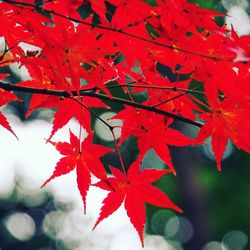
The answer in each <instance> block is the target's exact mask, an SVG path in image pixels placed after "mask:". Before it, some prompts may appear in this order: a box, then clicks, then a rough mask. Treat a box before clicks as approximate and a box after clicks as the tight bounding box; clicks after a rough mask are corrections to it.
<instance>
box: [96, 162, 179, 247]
mask: <svg viewBox="0 0 250 250" xmlns="http://www.w3.org/2000/svg"><path fill="white" fill-rule="evenodd" d="M111 171H112V174H113V177H108V178H107V179H106V180H101V181H100V182H98V183H96V184H95V186H97V187H100V188H102V189H104V190H107V191H109V194H108V195H107V197H106V198H105V199H104V200H103V206H102V208H101V211H100V214H99V218H98V219H97V221H96V223H95V225H94V227H93V229H94V228H95V227H96V226H97V225H98V224H99V223H100V222H101V221H102V220H103V219H105V218H107V217H108V216H110V215H111V214H112V213H114V212H115V211H116V210H117V209H118V208H119V207H120V206H121V204H122V202H123V201H124V206H125V209H126V211H127V215H128V217H129V218H130V221H131V223H132V224H133V226H134V227H135V229H136V231H137V232H138V235H139V237H140V241H141V244H142V246H143V245H144V236H143V235H144V233H143V231H144V225H145V220H146V211H145V203H149V204H152V205H155V206H159V207H164V208H170V209H173V210H176V211H178V212H182V210H181V209H180V208H179V207H177V206H176V205H175V204H174V203H173V202H172V201H171V200H170V199H169V198H168V196H167V195H166V194H165V193H163V192H162V191H161V190H159V189H158V188H156V187H154V186H152V185H151V183H153V182H155V181H157V180H159V179H160V178H161V177H162V176H163V175H165V174H167V173H169V172H170V171H169V170H158V169H144V170H142V171H141V170H140V163H139V161H138V160H137V161H135V162H134V163H133V164H132V165H131V166H130V168H129V170H128V173H127V175H126V174H124V173H123V172H121V171H120V170H118V169H116V168H112V167H111Z"/></svg>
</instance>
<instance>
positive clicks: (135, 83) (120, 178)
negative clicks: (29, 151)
mask: <svg viewBox="0 0 250 250" xmlns="http://www.w3.org/2000/svg"><path fill="white" fill-rule="evenodd" d="M150 3H151V4H150ZM150 3H149V2H148V1H146V0H145V1H143V0H133V1H132V0H129V1H117V0H107V1H96V0H89V1H87V0H85V1H73V0H67V1H44V3H43V4H39V5H37V4H36V3H35V1H34V0H29V1H18V0H16V1H12V0H4V1H1V3H0V21H1V24H2V25H1V26H0V37H3V38H4V43H5V44H4V45H5V48H4V49H3V50H2V51H1V52H0V66H1V67H4V66H8V65H10V64H13V63H18V64H19V66H20V67H25V68H26V69H27V70H28V72H29V75H30V78H31V80H28V81H21V82H19V83H18V84H13V83H8V82H7V80H6V81H5V78H6V76H7V75H5V74H1V76H0V77H1V79H2V80H1V82H0V105H1V106H2V105H5V104H7V103H9V102H12V101H19V98H18V97H17V96H16V95H15V93H16V91H21V92H25V93H32V94H33V95H32V99H31V101H30V103H29V110H28V112H27V114H26V115H27V116H29V115H30V114H31V113H32V112H33V111H34V110H37V109H39V108H56V112H55V114H54V120H53V128H52V131H51V134H50V135H49V138H48V141H49V142H50V143H52V144H53V145H54V146H55V147H56V149H57V150H58V151H59V152H60V153H61V154H62V155H63V157H62V158H61V159H60V160H59V162H58V163H57V165H56V168H55V171H54V173H53V174H52V176H51V177H50V178H49V179H48V180H47V181H46V182H45V183H44V185H45V184H47V182H48V181H50V180H51V179H53V178H55V177H57V176H60V175H63V174H67V173H68V172H70V171H72V170H73V169H75V168H76V170H77V171H76V173H77V183H78V187H79V191H80V193H81V195H82V199H83V203H84V208H85V210H86V194H87V191H88V189H89V186H90V185H91V174H93V175H95V176H96V177H97V178H98V179H99V182H98V183H97V184H95V185H96V186H98V187H100V188H102V189H105V190H108V191H109V194H108V196H107V197H106V198H105V199H104V201H103V207H102V209H101V212H100V216H99V219H98V220H97V222H96V224H95V226H96V225H97V224H99V223H100V222H101V220H103V219H105V218H106V217H108V216H109V215H110V214H112V213H113V212H114V211H115V210H117V209H118V207H119V206H120V205H121V204H122V202H123V201H124V205H125V208H126V210H127V214H128V216H129V217H130V220H131V223H132V224H133V225H134V227H135V229H136V230H137V231H138V234H139V236H140V240H141V242H142V244H143V229H144V224H145V208H144V203H145V202H146V203H150V204H154V205H156V206H161V207H167V208H171V209H174V210H176V211H179V212H180V211H181V210H180V209H179V208H178V207H177V206H176V205H174V204H173V203H172V202H171V201H170V200H169V198H168V197H167V196H166V195H165V194H164V193H162V192H161V191H160V190H159V189H157V188H155V187H154V186H152V185H151V183H152V182H155V181H156V180H158V179H159V178H160V177H162V176H163V175H164V174H167V173H170V172H172V173H175V168H174V166H173V163H172V160H171V155H170V152H169V149H168V145H174V146H186V145H193V146H194V145H197V144H200V143H204V140H205V139H206V138H208V137H209V136H211V137H212V149H213V151H214V154H215V157H216V162H217V168H218V169H219V170H220V169H221V159H222V156H223V153H224V151H225V148H226V145H227V142H228V140H229V139H230V140H231V141H232V142H233V143H234V144H235V145H236V146H237V147H238V148H239V149H243V150H245V151H246V152H250V125H249V124H250V121H249V118H250V106H249V103H250V102H249V101H250V88H249V82H250V68H249V59H250V52H249V41H250V36H242V37H238V35H237V34H236V32H235V31H234V30H233V29H231V30H228V29H227V28H226V27H224V26H222V27H221V26H219V25H218V24H217V23H216V22H215V17H216V16H223V14H221V13H217V12H214V11H210V10H206V9H201V8H199V7H197V6H196V5H194V4H190V3H188V2H187V1H186V0H176V1H164V0H155V1H154V2H153V4H152V1H150ZM24 44H25V45H26V46H29V48H30V49H25V48H24ZM30 45H32V46H30ZM159 65H164V67H165V68H167V67H168V70H169V71H171V72H172V73H171V75H172V78H171V77H169V74H167V76H165V75H164V74H162V72H161V70H159ZM173 76H174V80H173ZM193 86H195V87H193ZM114 89H119V90H120V91H122V92H123V98H121V97H120V96H116V95H115V93H116V92H115V91H113V90H114ZM138 93H139V94H141V95H143V97H144V101H136V100H137V98H136V97H137V96H138ZM112 102H116V103H120V104H124V106H123V109H122V110H120V112H118V114H117V115H116V116H114V117H113V119H121V120H123V125H122V126H121V128H122V129H121V138H120V141H119V142H117V140H116V137H115V134H114V131H113V130H114V127H113V126H111V125H110V124H109V121H106V120H103V119H102V118H101V117H99V116H98V115H97V114H96V113H95V112H94V111H93V110H92V108H93V107H94V108H106V109H110V107H109V105H110V104H111V103H112ZM110 106H111V105H110ZM93 116H94V117H95V118H97V119H100V120H101V121H102V122H103V123H104V124H105V125H106V126H107V129H109V130H110V132H111V133H112V135H113V137H114V150H115V151H116V152H117V154H118V156H119V159H120V162H121V170H118V169H115V168H113V167H110V169H111V174H112V175H111V176H108V175H107V172H106V171H107V170H105V168H104V166H103V163H102V162H101V160H100V157H102V156H103V155H105V154H106V153H107V152H110V151H111V150H112V149H109V148H105V147H104V146H101V145H96V144H94V143H93V134H94V133H95V131H92V129H91V119H92V118H91V117H93ZM72 118H75V119H76V120H77V121H78V122H79V125H80V127H81V129H85V130H86V131H87V133H88V134H89V135H88V137H87V138H86V139H84V140H81V139H80V137H79V138H78V137H76V136H75V135H74V134H73V133H72V132H70V141H69V142H53V141H51V140H52V138H53V136H54V134H55V133H56V132H57V131H58V130H59V129H61V128H62V127H64V126H65V125H66V124H67V123H68V121H69V120H71V119H72ZM176 120H179V121H182V122H184V123H187V124H190V125H192V126H196V127H197V128H199V132H198V134H197V138H189V137H187V136H186V135H184V134H182V133H181V132H180V131H178V130H176V129H174V128H173V123H174V121H176ZM201 120H202V121H203V122H202V123H201ZM0 124H1V125H2V126H3V127H5V128H6V129H8V130H9V131H10V132H11V133H13V134H14V132H13V130H12V128H11V126H10V124H9V123H8V121H7V119H6V118H5V116H4V115H3V114H2V113H0ZM14 135H15V134H14ZM130 136H135V137H136V138H137V142H138V150H139V154H138V159H137V160H136V161H135V162H134V163H132V165H131V166H129V167H128V171H126V169H125V167H124V163H123V160H122V156H121V153H120V150H119V147H120V145H121V144H122V143H123V142H124V140H126V139H127V138H128V137H130ZM150 148H153V149H154V150H155V152H156V154H157V155H158V156H159V157H160V158H161V159H162V160H163V161H164V162H165V163H166V166H167V168H168V169H167V170H156V169H150V170H149V169H144V170H140V162H141V161H142V159H143V157H144V155H145V154H146V153H147V152H148V150H149V149H150ZM152 167H155V166H152Z"/></svg>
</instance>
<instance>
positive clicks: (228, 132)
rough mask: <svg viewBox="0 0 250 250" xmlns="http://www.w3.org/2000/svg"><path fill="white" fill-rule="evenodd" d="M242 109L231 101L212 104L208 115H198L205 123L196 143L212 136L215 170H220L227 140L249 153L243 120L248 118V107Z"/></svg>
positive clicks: (248, 133)
mask: <svg viewBox="0 0 250 250" xmlns="http://www.w3.org/2000/svg"><path fill="white" fill-rule="evenodd" d="M245 106H246V107H242V106H241V105H240V104H238V103H235V102H234V101H233V100H232V99H229V98H228V99H224V100H223V101H217V102H213V104H212V105H211V112H210V113H203V114H200V115H199V116H200V118H202V119H203V120H204V121H205V124H204V126H203V127H202V128H201V129H200V131H199V133H198V135H197V138H196V140H197V142H201V141H203V140H204V139H206V138H208V137H209V136H212V150H213V152H214V154H215V158H216V163H217V168H218V170H219V171H220V170H221V159H222V157H223V154H224V152H225V149H226V146H227V143H228V139H231V140H232V142H233V143H234V144H235V145H236V146H237V147H238V148H242V149H243V150H245V151H246V152H250V144H249V142H250V126H249V122H246V121H245V119H246V118H247V117H248V118H249V117H250V112H249V106H248V105H247V104H246V105H245ZM247 107H248V108H247Z"/></svg>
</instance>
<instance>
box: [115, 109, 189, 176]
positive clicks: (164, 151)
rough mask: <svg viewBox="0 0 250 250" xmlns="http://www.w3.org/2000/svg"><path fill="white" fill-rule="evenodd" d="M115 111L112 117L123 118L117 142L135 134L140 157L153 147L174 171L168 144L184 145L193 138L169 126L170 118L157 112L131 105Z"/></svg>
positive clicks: (121, 141)
mask: <svg viewBox="0 0 250 250" xmlns="http://www.w3.org/2000/svg"><path fill="white" fill-rule="evenodd" d="M125 107H126V108H125V109H124V110H122V111H120V112H119V113H117V114H116V115H115V116H114V117H113V118H112V119H121V120H124V122H123V125H122V130H121V137H120V141H119V144H121V143H123V142H124V141H125V140H126V139H127V138H128V137H129V136H131V135H132V136H136V137H137V138H138V139H137V143H138V149H139V151H140V158H143V156H144V155H145V154H146V153H147V152H148V150H149V149H150V148H152V149H154V151H155V152H156V154H157V155H158V156H159V157H160V158H161V160H162V161H164V162H165V163H166V165H167V166H168V167H169V168H170V169H171V170H172V171H173V172H174V173H175V169H174V166H173V163H172V160H171V156H170V152H169V149H168V145H173V146H186V145H190V144H192V143H193V139H192V138H189V137H187V136H185V135H184V134H182V133H180V132H179V131H178V130H175V129H173V128H170V127H169V125H170V124H171V123H172V119H168V120H167V119H165V117H164V116H161V115H158V114H150V116H149V113H148V111H145V110H136V109H134V108H132V107H128V106H125Z"/></svg>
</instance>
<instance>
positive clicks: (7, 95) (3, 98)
mask: <svg viewBox="0 0 250 250" xmlns="http://www.w3.org/2000/svg"><path fill="white" fill-rule="evenodd" d="M6 76H8V74H0V80H1V79H3V78H5V77H6ZM11 101H20V99H19V98H18V97H17V96H16V95H14V94H13V93H11V92H8V91H5V90H3V89H0V106H3V105H5V104H7V103H9V102H11ZM0 125H1V126H3V127H4V128H6V129H7V130H9V131H10V132H11V133H12V134H13V135H14V136H15V137H16V138H17V136H16V134H15V133H14V131H13V130H12V128H11V126H10V124H9V122H8V120H7V119H6V117H5V116H4V115H3V114H2V113H1V112H0Z"/></svg>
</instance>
